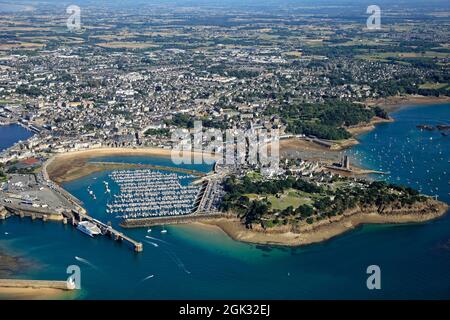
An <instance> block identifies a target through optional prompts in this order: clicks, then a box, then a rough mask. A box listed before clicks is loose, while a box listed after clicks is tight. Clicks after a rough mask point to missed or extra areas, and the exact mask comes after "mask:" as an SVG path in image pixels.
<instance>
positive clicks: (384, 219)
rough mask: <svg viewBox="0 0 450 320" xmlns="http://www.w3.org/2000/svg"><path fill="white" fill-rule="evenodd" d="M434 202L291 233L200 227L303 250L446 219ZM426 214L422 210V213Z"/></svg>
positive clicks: (234, 222) (351, 215) (223, 222)
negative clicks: (369, 231)
mask: <svg viewBox="0 0 450 320" xmlns="http://www.w3.org/2000/svg"><path fill="white" fill-rule="evenodd" d="M430 201H432V204H431V206H432V209H428V210H426V211H421V210H420V211H414V209H412V210H408V209H404V210H400V211H398V212H394V213H390V214H378V213H376V212H374V211H367V212H361V211H358V210H354V211H352V212H348V213H346V214H344V215H342V216H337V217H333V218H331V219H324V220H321V221H319V222H317V223H314V224H312V225H306V226H302V227H300V229H299V230H295V231H294V230H292V228H291V227H289V226H283V227H279V228H273V229H270V230H263V229H262V228H260V227H259V228H258V227H256V228H254V229H253V230H249V229H246V228H245V226H244V225H243V224H242V223H241V222H240V221H239V219H225V218H222V219H215V220H209V221H205V222H198V223H194V224H192V225H193V226H195V225H199V224H201V225H202V226H203V227H205V226H210V227H212V228H219V229H220V230H222V231H223V232H225V233H226V234H227V235H228V236H230V237H231V238H232V239H234V240H237V241H242V242H248V243H255V244H265V245H281V246H302V245H308V244H313V243H318V242H322V241H326V240H329V239H331V238H334V237H336V236H339V235H341V234H343V233H345V232H347V231H350V230H353V229H355V228H356V227H358V226H360V225H363V224H408V223H422V222H426V221H430V220H434V219H437V218H439V217H441V216H443V215H445V214H446V213H447V211H448V209H449V207H448V205H447V204H445V203H442V202H436V201H434V200H430ZM422 210H423V209H422Z"/></svg>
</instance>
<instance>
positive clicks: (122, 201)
mask: <svg viewBox="0 0 450 320" xmlns="http://www.w3.org/2000/svg"><path fill="white" fill-rule="evenodd" d="M109 178H111V180H112V181H113V182H114V183H115V184H117V185H118V186H119V194H114V195H113V200H112V201H111V203H108V204H107V213H113V214H116V218H122V219H133V218H149V217H163V216H183V215H187V214H190V213H192V212H193V210H194V208H195V202H196V199H197V198H198V196H199V193H200V191H201V186H195V185H187V186H183V185H182V184H181V183H180V181H181V180H185V179H192V178H193V176H191V175H178V174H176V173H162V172H159V171H152V170H150V169H142V170H132V171H114V172H112V173H111V174H110V175H109ZM107 190H108V189H107Z"/></svg>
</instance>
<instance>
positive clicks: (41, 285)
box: [0, 279, 75, 290]
mask: <svg viewBox="0 0 450 320" xmlns="http://www.w3.org/2000/svg"><path fill="white" fill-rule="evenodd" d="M0 288H33V289H59V290H74V289H75V288H74V287H72V286H70V285H69V283H68V282H67V281H53V280H22V279H0Z"/></svg>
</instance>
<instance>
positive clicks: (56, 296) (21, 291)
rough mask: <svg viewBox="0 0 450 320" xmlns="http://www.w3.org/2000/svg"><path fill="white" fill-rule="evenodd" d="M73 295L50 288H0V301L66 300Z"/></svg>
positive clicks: (73, 295) (73, 294)
mask: <svg viewBox="0 0 450 320" xmlns="http://www.w3.org/2000/svg"><path fill="white" fill-rule="evenodd" d="M75 295H76V294H75V293H73V292H69V291H66V290H60V289H52V288H4V287H0V300H66V299H73V298H74V297H75Z"/></svg>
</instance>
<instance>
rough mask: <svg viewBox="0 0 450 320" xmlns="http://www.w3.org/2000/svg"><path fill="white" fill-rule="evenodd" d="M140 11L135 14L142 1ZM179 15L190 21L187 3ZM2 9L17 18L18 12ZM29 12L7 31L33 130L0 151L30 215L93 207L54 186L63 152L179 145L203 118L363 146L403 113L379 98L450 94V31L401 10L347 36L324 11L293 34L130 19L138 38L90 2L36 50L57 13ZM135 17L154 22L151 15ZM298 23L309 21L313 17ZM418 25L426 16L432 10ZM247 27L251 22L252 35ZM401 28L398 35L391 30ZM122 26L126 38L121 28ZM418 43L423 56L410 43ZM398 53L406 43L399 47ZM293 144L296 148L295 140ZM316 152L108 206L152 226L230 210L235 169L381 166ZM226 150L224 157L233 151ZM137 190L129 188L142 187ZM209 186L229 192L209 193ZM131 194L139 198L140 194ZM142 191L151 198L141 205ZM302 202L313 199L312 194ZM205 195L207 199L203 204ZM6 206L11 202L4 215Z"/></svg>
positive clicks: (16, 101)
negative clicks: (226, 201)
mask: <svg viewBox="0 0 450 320" xmlns="http://www.w3.org/2000/svg"><path fill="white" fill-rule="evenodd" d="M105 10H107V9H105ZM129 10H131V11H130V12H131V13H132V10H133V9H129ZM54 13H55V16H54V19H53V20H51V21H50V24H51V25H52V24H53V25H55V27H56V26H58V23H59V22H58V21H59V19H60V18H61V17H59V16H58V13H57V9H54ZM33 14H34V15H36V13H33ZM390 14H392V15H395V14H396V13H395V11H392V12H390ZM172 15H173V17H182V14H181V13H177V12H176V11H175V12H174V13H172ZM1 19H3V20H4V22H5V23H6V24H8V23H9V24H11V23H10V22H8V21H7V19H8V15H3V16H2V17H1ZM18 19H22V21H23V22H24V23H25V25H24V24H21V25H22V26H21V27H19V29H20V28H22V29H23V31H22V32H20V33H17V30H18V27H14V28H12V27H11V28H10V31H9V29H8V27H6V30H5V34H4V37H8V38H5V39H6V43H5V44H3V45H2V46H3V49H2V51H1V57H0V67H1V68H0V79H1V82H0V83H1V87H0V101H1V103H0V123H1V124H3V125H7V124H19V125H21V126H24V127H25V128H27V130H30V131H32V132H33V136H32V137H30V138H29V139H27V140H26V141H20V142H18V143H16V144H15V145H14V146H12V147H10V148H8V149H6V150H4V151H2V153H1V154H0V163H2V166H3V171H4V172H5V173H4V174H6V176H5V178H4V181H3V182H2V185H3V187H2V188H3V191H2V194H3V196H2V206H3V207H4V208H8V209H9V210H16V212H19V213H20V212H22V211H32V212H37V213H39V211H42V212H47V214H43V213H42V215H43V216H44V217H45V219H47V218H48V217H50V218H52V217H55V215H56V217H58V216H59V218H60V219H66V218H64V214H66V215H70V214H71V212H72V211H74V212H79V211H80V208H77V207H76V206H79V207H81V208H82V206H81V202H79V201H77V200H76V199H73V198H74V197H73V196H71V195H70V194H68V193H67V192H65V191H64V189H63V188H61V187H60V186H58V185H57V184H56V183H54V182H52V180H51V179H50V177H49V175H48V173H47V171H46V170H47V166H48V162H51V161H53V160H52V159H53V157H54V155H57V154H65V153H68V152H76V151H83V150H96V149H102V148H103V149H104V148H117V149H119V148H125V149H129V150H131V151H130V152H132V150H136V149H145V148H160V149H165V150H172V149H173V148H175V147H176V146H177V143H178V142H179V141H178V140H177V138H174V135H173V132H174V130H177V129H188V130H190V131H191V134H192V133H193V131H192V130H193V127H194V122H195V121H201V123H202V125H203V126H204V130H209V129H221V130H250V131H252V132H255V131H257V130H262V129H264V130H269V131H270V130H274V129H276V130H277V132H278V134H279V139H280V140H282V141H283V143H286V141H287V144H289V141H294V142H295V141H300V142H302V143H304V144H305V145H307V146H312V147H313V148H314V147H316V148H319V149H320V148H321V149H323V150H324V153H325V152H326V151H327V150H333V149H337V150H341V149H344V148H346V147H348V146H351V145H352V144H353V143H354V142H355V141H356V140H355V139H354V134H352V132H354V131H355V132H357V131H358V129H357V128H358V127H361V126H362V127H364V126H370V125H371V124H372V123H379V122H384V121H390V120H391V119H390V118H389V116H388V114H387V112H386V111H384V110H383V109H382V108H380V107H379V105H382V103H380V102H378V103H380V104H377V102H376V101H382V99H383V98H388V97H389V96H392V95H401V94H409V95H412V94H416V95H420V94H421V95H425V96H436V95H437V96H441V98H442V99H445V98H446V97H448V92H449V91H448V72H447V71H448V70H447V69H448V59H449V55H448V53H445V50H444V44H445V43H447V42H448V37H449V34H448V29H446V28H445V26H442V25H440V24H437V23H436V24H435V25H433V26H427V27H428V28H434V32H433V38H429V34H428V33H422V32H418V31H416V29H415V28H413V27H410V26H409V27H408V30H407V32H404V31H403V30H402V29H401V28H402V26H404V25H402V22H401V20H400V21H399V22H397V23H396V24H394V25H391V26H389V28H387V29H382V30H380V31H378V32H367V31H366V30H364V28H361V26H358V25H357V24H355V23H353V24H351V27H350V28H349V27H348V26H349V25H348V23H349V22H348V21H340V20H338V22H337V29H338V30H339V32H337V31H334V32H331V31H329V28H328V27H322V26H321V21H322V20H321V18H320V17H317V18H316V17H312V18H310V19H308V23H309V24H310V26H311V27H314V29H311V30H305V29H302V28H301V27H292V28H289V29H286V28H285V29H284V30H283V27H282V26H281V25H279V24H278V23H277V22H276V16H274V17H273V21H269V22H266V23H261V24H257V23H256V24H255V23H253V18H250V17H249V18H248V19H249V20H248V22H243V23H242V24H240V25H229V26H225V27H222V28H221V29H220V30H221V31H220V33H221V37H218V36H217V35H218V32H219V29H218V27H216V26H214V25H212V26H211V27H210V28H204V25H203V24H202V23H201V22H200V21H199V22H198V23H197V24H194V25H193V26H190V25H189V26H183V25H180V26H169V25H166V24H165V23H161V24H160V25H156V26H155V25H153V24H152V26H151V27H150V26H149V27H148V30H147V31H146V30H145V28H144V29H142V28H141V27H140V26H139V27H135V26H134V24H133V23H130V24H129V25H128V26H127V30H128V31H127V33H126V34H124V31H123V30H122V27H121V26H120V25H119V24H117V25H114V26H111V27H108V28H103V29H101V28H100V29H98V30H96V29H95V28H94V27H95V26H101V25H102V23H103V20H102V19H101V18H99V17H98V16H96V15H95V14H94V13H91V12H88V13H87V15H86V16H85V17H84V23H85V25H84V28H83V29H82V31H81V32H79V33H76V34H73V33H72V32H71V31H70V30H65V31H62V30H59V29H58V30H57V29H52V27H50V28H48V29H47V30H45V31H42V33H41V37H40V38H39V39H36V42H35V43H33V44H30V45H28V46H27V47H25V45H23V44H22V45H21V44H20V41H24V39H25V38H26V37H27V32H28V33H29V32H32V30H34V29H36V28H39V24H40V23H42V24H44V23H45V21H44V16H42V17H40V16H39V13H38V15H37V16H35V22H33V26H32V27H31V26H26V22H25V21H26V20H27V17H26V16H21V17H18ZM135 19H136V21H135V23H136V25H140V24H139V23H140V21H139V19H140V18H139V16H136V18H135ZM189 19H193V18H192V17H190V18H189ZM195 19H196V18H194V20H195ZM223 19H224V21H226V19H228V18H227V17H226V16H224V17H223ZM295 21H296V22H299V23H300V22H301V21H302V18H300V17H299V18H297V19H296V20H295ZM17 23H18V21H16V22H15V24H17ZM416 23H417V25H418V26H423V25H424V24H423V22H421V21H420V20H419V21H417V22H416ZM250 24H251V27H249V26H250ZM91 26H92V28H91ZM26 28H28V29H26ZM244 28H248V31H246V32H245V33H244V32H242V30H244ZM392 28H394V29H395V30H397V31H396V32H391V30H392ZM138 29H139V30H138ZM27 30H30V31H27ZM417 30H419V29H417ZM325 31H326V32H325ZM120 34H123V36H120V37H118V36H117V35H120ZM162 34H164V36H162ZM186 34H189V37H191V38H192V39H196V41H195V42H194V44H190V45H188V44H187V43H185V44H182V43H183V41H184V40H185V39H186V37H187V35H186ZM53 38H60V39H65V40H64V41H63V42H61V43H60V44H57V43H56V42H54V41H53V40H50V39H53ZM112 39H114V41H111V40H112ZM119 39H121V40H119ZM162 39H165V40H164V41H161V40H162ZM175 39H176V41H177V42H175ZM221 39H222V40H221ZM224 39H230V40H227V41H225V40H224ZM399 39H401V41H402V46H401V47H398V48H395V45H394V40H395V41H398V40H399ZM418 39H421V41H422V47H425V46H427V47H429V46H430V45H429V44H430V43H433V44H434V46H435V47H440V49H435V51H434V52H433V51H431V50H428V49H427V50H426V49H422V48H421V47H417V43H418ZM28 41H30V40H28ZM249 41H251V42H252V45H248V44H247V42H249ZM210 42H211V44H209V43H210ZM408 43H410V44H409V45H408ZM425 43H426V44H425ZM385 46H387V47H389V50H385V49H383V50H382V51H383V52H384V53H386V54H385V55H384V58H381V56H380V57H379V56H375V55H373V54H370V53H369V52H371V51H372V50H373V49H372V48H374V47H376V48H384V47H385ZM349 48H358V50H359V54H358V55H356V56H354V55H353V54H352V53H350V51H348V49H349ZM407 48H408V50H410V52H411V53H408V54H406V53H404V51H405V50H406V49H407ZM424 50H425V51H424ZM389 51H393V53H392V54H391V56H389V54H388V53H389ZM364 52H366V53H364ZM424 52H425V53H424ZM35 53H39V54H35ZM431 65H432V67H430V66H431ZM400 79H401V80H400ZM408 79H411V81H409V80H408ZM412 79H414V80H412ZM418 79H420V81H417V80H418ZM381 83H383V84H384V85H383V86H380V84H381ZM429 83H442V84H446V85H447V87H445V86H444V85H440V86H437V85H435V86H431V85H427V84H429ZM394 88H396V89H394ZM387 89H389V90H387ZM390 90H396V91H392V92H390ZM209 142H211V141H208V140H207V139H205V138H203V139H202V140H201V141H197V146H198V147H199V148H200V149H205V148H206V147H207V146H208V143H209ZM194 143H195V141H194ZM252 144H253V142H252V141H251V139H248V140H247V142H246V143H245V146H244V148H247V157H248V153H249V150H248V149H249V148H250V146H251V145H252ZM192 150H194V149H192ZM281 151H286V148H283V144H282V149H281ZM303 151H304V150H302V148H300V149H297V151H295V150H294V151H292V150H290V151H286V152H284V154H283V159H282V163H281V165H280V164H279V163H277V164H276V166H271V167H270V168H267V167H266V166H265V165H263V164H262V163H261V161H259V162H258V161H256V162H255V161H253V162H252V163H249V161H248V159H247V158H246V159H244V160H242V161H238V162H239V164H238V165H231V166H230V165H220V164H219V165H217V166H216V169H215V172H212V174H211V177H212V178H211V179H205V178H203V184H204V185H203V188H199V187H192V188H194V189H189V188H190V187H188V189H186V190H185V191H174V190H175V189H173V188H175V185H176V184H178V182H176V180H177V178H176V177H175V178H174V179H175V180H173V181H172V180H171V181H172V182H171V183H172V184H174V183H175V185H174V186H173V187H171V186H170V184H167V183H163V184H162V186H163V187H164V188H163V189H160V190H163V191H158V192H157V193H154V192H153V191H152V190H153V189H152V188H154V187H152V188H150V186H147V185H145V184H142V183H140V184H139V183H138V182H134V185H135V186H136V187H138V188H146V189H148V190H149V191H148V193H144V194H141V196H145V197H144V198H136V194H134V193H128V194H121V195H118V197H119V198H117V199H116V200H115V202H113V203H111V204H108V206H110V210H111V212H114V213H119V214H118V216H119V217H122V218H124V219H125V220H126V222H125V223H124V225H128V226H129V225H142V223H141V224H138V223H136V222H129V220H130V219H131V218H139V219H143V220H145V221H147V220H151V218H150V219H149V218H148V216H154V217H163V216H166V215H167V216H173V215H180V216H186V215H188V216H189V215H190V214H192V213H193V212H197V211H201V212H206V213H208V212H209V213H212V214H213V215H214V214H217V213H218V212H220V211H221V209H220V208H221V206H222V204H221V202H222V200H221V197H223V195H224V191H223V184H224V181H225V179H226V178H227V177H228V178H229V177H230V176H237V177H240V178H243V177H248V176H249V172H250V173H252V172H255V174H256V176H258V177H260V178H258V179H263V180H267V181H274V180H276V179H284V178H285V177H287V176H294V177H295V176H300V177H302V179H306V180H311V181H313V182H314V183H315V184H318V185H321V184H323V183H325V184H328V185H330V182H331V181H334V180H335V179H338V180H339V179H344V180H348V181H349V182H348V183H350V184H354V183H355V182H351V181H358V180H357V179H361V178H358V177H357V176H358V175H360V174H363V173H365V174H368V173H372V172H371V171H364V170H360V169H358V168H353V167H351V166H350V161H351V160H350V158H349V157H348V156H346V155H345V154H342V153H339V155H336V156H335V157H334V159H318V160H317V159H311V158H312V157H308V156H305V154H304V152H303ZM215 152H216V153H217V154H219V155H220V154H222V153H223V152H225V148H223V149H219V150H215ZM232 152H233V153H234V151H232ZM337 157H341V158H337ZM284 159H285V160H284ZM333 160H334V161H333ZM278 161H279V160H278ZM103 165H104V168H103V170H107V169H108V167H109V168H111V164H109V166H108V164H103ZM380 173H382V172H380ZM124 174H128V173H126V172H125V173H124ZM153 174H154V173H151V171H148V172H147V173H145V178H144V180H143V183H148V182H146V181H150V180H148V179H153V178H151V176H152V175H153ZM252 174H253V173H252ZM253 176H255V175H254V174H253ZM114 177H117V176H115V174H114ZM116 179H117V178H116ZM129 179H131V178H129ZM157 179H163V177H162V176H161V177H159V178H157ZM134 180H135V179H134V178H133V179H131V180H130V181H134ZM120 181H124V180H120ZM158 181H159V180H158ZM162 181H164V180H162ZM356 183H361V182H356ZM121 188H122V189H123V188H125V186H122V187H121ZM129 188H130V186H128V187H127V189H125V190H126V192H132V190H133V189H129ZM205 188H206V189H205ZM155 190H156V189H155ZM164 190H165V191H164ZM171 190H172V191H171ZM180 190H182V189H180ZM189 190H191V191H189ZM90 192H91V191H90ZM159 192H163V193H159ZM173 192H175V193H173ZM176 192H182V193H180V194H178V195H176V194H177V193H176ZM169 194H170V199H171V200H168V199H169V198H168V196H169ZM161 196H163V197H164V199H166V201H165V202H164V201H163V202H161V201H162V198H161ZM203 196H205V197H206V198H208V197H211V196H212V197H215V200H213V201H207V199H202V197H203ZM278 196H280V195H278ZM123 197H128V199H129V200H126V201H128V204H126V203H127V202H125V198H123ZM131 198H133V199H140V200H133V201H134V202H130V201H131V200H130V199H131ZM295 199H296V201H294V202H298V203H303V202H304V201H305V199H309V198H308V197H307V196H303V197H298V198H295ZM302 199H303V200H302ZM118 201H119V202H118ZM136 201H137V202H136ZM306 201H307V202H308V200H306ZM205 202H207V203H208V205H205V204H204V203H205ZM195 203H197V205H200V206H201V207H202V206H205V208H200V209H199V208H198V207H197V206H196V205H195ZM144 204H145V205H144ZM139 205H140V207H139ZM27 206H28V207H30V206H31V208H32V209H30V208H28V209H26V207H27ZM74 206H75V207H74ZM148 206H149V207H148ZM272 207H273V203H272ZM157 208H159V209H157ZM164 208H165V209H164ZM170 208H172V209H170ZM175 208H178V209H175ZM311 208H312V207H308V210H310V209H311ZM295 209H296V207H294V208H293V210H295ZM167 210H169V211H167ZM272 210H274V208H272ZM132 212H133V213H132ZM177 212H178V213H179V214H178V213H177ZM6 215H7V214H6V209H2V217H3V218H5V217H6ZM33 216H34V215H33ZM308 221H311V219H309V220H308ZM147 223H153V222H148V221H147ZM144 225H145V223H144Z"/></svg>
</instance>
